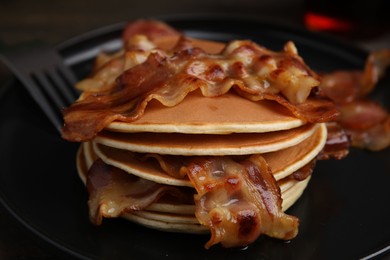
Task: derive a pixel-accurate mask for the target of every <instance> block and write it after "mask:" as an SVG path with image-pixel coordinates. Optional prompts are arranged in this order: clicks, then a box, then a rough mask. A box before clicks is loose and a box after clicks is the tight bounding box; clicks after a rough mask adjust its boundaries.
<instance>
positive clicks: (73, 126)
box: [63, 38, 338, 141]
mask: <svg viewBox="0 0 390 260" xmlns="http://www.w3.org/2000/svg"><path fill="white" fill-rule="evenodd" d="M181 41H182V42H183V41H184V42H186V43H185V44H182V43H178V44H177V46H176V48H174V50H175V51H174V52H173V54H171V53H170V52H165V51H162V50H158V51H154V52H149V56H148V57H147V58H146V60H145V61H144V62H142V59H141V62H142V63H140V64H138V65H135V66H124V65H123V68H124V69H125V68H126V67H130V68H129V69H127V70H125V71H124V72H123V73H121V75H120V76H118V77H117V78H116V80H115V82H112V80H113V78H114V77H113V76H115V75H116V74H117V73H118V72H119V73H120V71H121V69H120V68H119V69H115V70H114V72H112V73H108V74H109V75H110V76H107V77H109V78H110V79H106V80H104V79H103V80H102V79H101V74H100V73H99V72H96V73H95V77H96V78H95V77H92V80H91V81H90V82H93V81H94V80H96V81H98V82H103V83H102V84H100V83H98V84H97V85H98V86H97V87H92V89H93V90H92V91H85V92H84V93H83V95H82V98H81V99H80V100H79V101H77V102H76V103H75V104H73V105H72V106H71V107H69V108H67V109H65V111H64V120H65V125H64V128H63V137H64V138H65V139H67V140H70V141H85V140H88V139H92V138H93V137H94V136H95V135H96V133H97V132H99V131H101V130H102V129H103V128H104V127H105V126H107V125H108V124H109V123H110V122H112V121H115V120H117V121H125V122H131V121H134V120H136V119H138V118H139V117H140V116H142V114H143V113H144V110H145V108H146V106H147V104H148V102H149V101H150V100H152V99H156V100H158V101H159V102H161V103H162V104H163V105H165V106H174V105H176V104H178V103H179V102H181V101H182V100H183V99H184V98H185V96H186V95H187V94H188V93H189V92H191V91H194V90H196V89H200V90H201V92H202V94H203V95H204V96H209V97H211V96H219V95H223V94H225V93H227V92H228V91H229V90H230V89H232V88H233V89H235V90H237V91H239V92H240V93H241V94H242V95H243V96H246V97H249V98H250V99H252V100H257V101H258V100H262V99H270V100H275V101H277V102H279V103H280V104H282V105H284V106H286V107H287V108H288V109H290V110H291V111H292V112H293V113H294V115H296V116H298V117H299V118H301V119H303V120H306V121H309V122H324V121H329V120H332V119H334V118H335V117H337V115H338V113H337V111H336V110H335V108H334V107H333V106H332V103H331V102H329V101H324V99H319V98H316V97H311V98H310V99H308V100H309V101H308V102H304V101H306V99H307V96H308V95H309V93H310V92H311V89H312V88H313V87H315V86H316V85H318V84H319V82H318V81H317V79H316V78H317V77H316V75H315V74H314V73H313V72H312V71H311V70H310V69H309V68H308V67H307V66H306V65H305V64H304V63H303V61H302V59H301V58H300V57H299V56H298V55H297V54H296V53H295V52H294V50H293V48H292V47H291V46H290V45H292V43H288V44H287V46H290V47H286V48H285V50H284V51H282V52H280V53H275V52H271V51H269V50H267V49H265V48H263V47H260V46H258V45H256V44H255V43H253V42H250V41H235V42H231V43H230V44H228V45H227V46H226V48H225V50H223V51H222V53H220V54H219V55H214V54H213V55H211V54H208V53H206V52H205V51H203V50H201V49H199V48H193V47H191V44H189V42H188V41H187V40H186V39H185V38H181ZM125 56H126V57H127V56H131V57H133V56H134V55H133V56H132V55H130V54H126V55H125ZM126 57H125V60H126ZM118 59H120V58H118ZM133 61H134V59H133ZM122 63H123V61H122ZM124 63H126V61H124ZM132 65H134V64H133V63H132ZM118 67H120V66H118ZM103 68H104V70H109V68H110V66H109V65H107V66H103ZM102 74H104V73H102ZM103 78H104V77H103ZM84 85H85V84H84ZM102 86H104V87H102ZM286 86H288V87H286ZM99 88H101V89H102V90H101V91H99ZM84 89H86V88H85V87H84ZM282 95H283V96H282Z"/></svg>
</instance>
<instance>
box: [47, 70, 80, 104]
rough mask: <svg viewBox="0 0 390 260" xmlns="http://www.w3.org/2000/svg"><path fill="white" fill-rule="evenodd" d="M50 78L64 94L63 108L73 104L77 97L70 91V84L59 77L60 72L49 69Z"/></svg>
mask: <svg viewBox="0 0 390 260" xmlns="http://www.w3.org/2000/svg"><path fill="white" fill-rule="evenodd" d="M48 77H49V78H50V79H51V80H52V81H53V82H54V86H56V88H57V91H59V92H60V93H61V94H62V98H63V100H64V101H65V102H64V104H63V106H62V108H64V107H67V106H69V105H70V104H72V103H73V101H74V100H75V95H74V94H73V93H72V92H71V91H70V89H71V85H69V83H68V82H65V81H64V80H63V79H62V77H61V76H60V75H59V71H58V70H57V69H56V68H51V69H49V70H48ZM54 86H53V87H54Z"/></svg>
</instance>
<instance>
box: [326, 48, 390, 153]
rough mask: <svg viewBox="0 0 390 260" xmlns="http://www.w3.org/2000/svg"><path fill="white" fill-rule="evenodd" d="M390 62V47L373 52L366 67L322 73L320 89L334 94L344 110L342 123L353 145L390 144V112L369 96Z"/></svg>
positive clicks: (376, 147)
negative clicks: (389, 48) (367, 96)
mask: <svg viewBox="0 0 390 260" xmlns="http://www.w3.org/2000/svg"><path fill="white" fill-rule="evenodd" d="M389 65H390V50H379V51H375V52H372V53H371V54H370V55H369V56H368V57H367V60H366V63H365V67H364V70H362V71H361V70H351V71H348V70H340V71H335V72H332V73H328V74H325V75H323V79H322V82H321V85H320V91H321V92H323V93H324V94H325V95H326V96H328V97H329V98H331V99H332V100H333V101H334V102H335V103H336V105H337V107H338V109H339V111H340V112H341V116H340V120H339V123H340V125H341V126H342V127H343V128H344V129H345V131H346V132H347V134H348V135H349V136H350V139H351V141H352V145H353V146H355V147H360V148H366V149H370V150H382V149H385V148H386V147H388V146H389V145H390V126H389V124H390V123H389V122H390V114H389V113H388V111H386V109H384V108H383V107H382V106H381V105H379V104H377V103H375V102H373V101H371V100H368V99H367V98H366V95H367V94H369V93H370V92H372V90H373V89H374V87H375V86H376V84H377V83H378V81H379V80H380V79H381V78H382V77H383V76H384V75H385V72H386V69H387V67H388V66H389Z"/></svg>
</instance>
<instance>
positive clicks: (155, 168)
mask: <svg viewBox="0 0 390 260" xmlns="http://www.w3.org/2000/svg"><path fill="white" fill-rule="evenodd" d="M325 142H326V127H325V125H321V126H320V128H318V129H317V130H316V131H315V132H314V134H313V135H312V136H310V137H309V138H307V139H305V140H304V141H302V142H301V143H299V144H297V145H295V146H292V147H289V148H286V149H282V150H279V151H275V152H270V153H265V154H263V157H264V158H265V159H266V161H267V162H268V165H269V166H270V168H271V171H272V172H273V174H274V176H275V179H276V180H281V179H283V178H285V177H287V176H288V175H290V174H291V173H293V172H295V171H296V170H298V169H300V168H301V167H303V166H304V165H306V164H307V163H309V162H310V161H311V160H313V159H314V158H315V157H316V156H317V154H318V153H319V152H320V151H321V149H322V148H323V147H324V145H325ZM89 149H90V148H89ZM89 149H86V150H87V151H88V150H89ZM93 151H94V152H95V153H96V154H97V156H98V157H99V158H101V159H102V160H103V161H104V162H105V163H107V164H109V165H112V166H115V167H117V168H120V169H122V170H124V171H126V172H128V173H130V174H134V175H136V176H138V177H141V178H144V179H148V180H150V181H154V182H157V183H162V184H167V185H175V186H187V187H192V184H191V182H190V181H189V180H188V178H185V179H178V178H175V177H173V176H169V175H168V174H166V173H165V172H164V171H163V170H162V169H161V167H160V165H159V163H158V161H157V160H140V159H139V158H138V157H135V156H134V153H132V152H129V151H126V150H123V149H116V148H112V147H108V146H105V145H102V144H96V143H93Z"/></svg>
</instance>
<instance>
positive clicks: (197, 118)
mask: <svg viewBox="0 0 390 260" xmlns="http://www.w3.org/2000/svg"><path fill="white" fill-rule="evenodd" d="M194 109H195V110H194ZM259 111H261V113H259ZM303 124H304V122H303V121H302V120H300V119H298V118H296V117H294V116H292V114H291V112H290V111H288V110H287V109H286V108H285V107H283V106H281V105H279V104H278V103H276V102H273V101H267V100H262V101H261V102H253V101H250V100H248V99H245V98H242V97H240V96H238V95H235V94H231V93H226V94H225V95H222V96H219V97H204V96H202V94H201V93H200V92H199V91H194V92H192V93H191V94H189V95H188V96H187V97H186V98H185V100H184V101H183V102H181V103H179V104H177V105H176V106H173V107H165V106H164V105H162V104H161V103H159V102H158V101H155V100H154V101H152V102H150V103H149V104H148V107H147V108H146V110H145V113H144V114H143V115H142V117H141V118H139V119H138V120H136V121H134V122H131V123H126V122H112V123H111V124H109V125H108V126H107V127H106V129H107V130H110V131H117V132H126V133H131V132H157V133H185V134H227V133H263V132H273V131H279V130H286V129H291V128H295V127H299V126H301V125H303Z"/></svg>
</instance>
